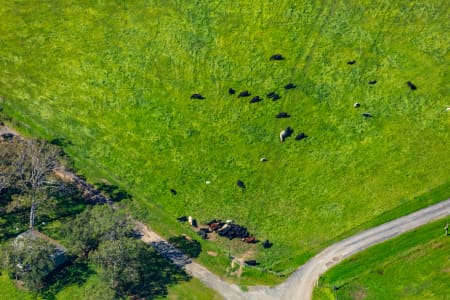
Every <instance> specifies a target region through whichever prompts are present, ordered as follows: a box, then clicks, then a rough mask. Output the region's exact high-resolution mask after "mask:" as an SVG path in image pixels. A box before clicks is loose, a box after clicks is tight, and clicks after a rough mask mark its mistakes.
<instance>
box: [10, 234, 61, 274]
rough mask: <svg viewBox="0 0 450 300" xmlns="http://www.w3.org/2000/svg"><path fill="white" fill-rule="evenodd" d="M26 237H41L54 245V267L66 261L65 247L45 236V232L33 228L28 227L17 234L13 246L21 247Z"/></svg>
mask: <svg viewBox="0 0 450 300" xmlns="http://www.w3.org/2000/svg"><path fill="white" fill-rule="evenodd" d="M26 239H33V240H36V239H43V240H45V241H47V242H49V243H50V244H51V245H53V246H54V247H55V252H54V254H53V255H52V259H53V261H54V263H55V269H56V268H58V267H59V266H61V265H62V264H63V263H65V262H66V261H67V257H66V255H65V253H66V251H67V249H66V248H64V247H63V246H62V245H61V244H60V243H58V242H57V241H55V240H54V239H52V238H50V237H48V236H46V235H45V234H43V233H41V232H39V231H37V230H35V229H28V230H27V231H25V232H22V233H21V234H19V235H18V236H17V237H16V239H15V240H14V246H15V247H21V246H22V245H23V240H26Z"/></svg>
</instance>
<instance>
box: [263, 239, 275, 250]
mask: <svg viewBox="0 0 450 300" xmlns="http://www.w3.org/2000/svg"><path fill="white" fill-rule="evenodd" d="M272 245H273V243H271V242H269V240H265V241H264V242H263V243H262V246H263V247H264V249H268V248H270V247H272Z"/></svg>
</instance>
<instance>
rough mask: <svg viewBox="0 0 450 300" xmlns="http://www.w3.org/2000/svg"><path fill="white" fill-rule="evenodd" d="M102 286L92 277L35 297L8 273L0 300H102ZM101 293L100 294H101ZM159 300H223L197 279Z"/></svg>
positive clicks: (0, 284)
mask: <svg viewBox="0 0 450 300" xmlns="http://www.w3.org/2000/svg"><path fill="white" fill-rule="evenodd" d="M101 289H104V287H103V286H102V285H101V283H100V280H99V278H98V275H96V274H94V275H90V276H89V277H88V278H87V280H86V282H84V283H82V284H72V285H67V286H64V287H63V288H62V289H60V290H58V291H57V293H56V294H53V293H50V294H47V295H46V296H43V295H35V294H33V293H30V292H27V291H25V290H21V289H18V288H17V287H16V286H15V285H14V283H13V281H12V280H11V279H9V278H8V276H7V274H6V273H3V274H1V275H0V300H8V299H9V300H11V299H14V300H15V299H20V300H28V299H30V300H31V299H39V300H41V299H55V300H72V299H73V300H94V299H95V300H97V299H101V296H102V295H101ZM99 291H100V292H99ZM158 299H171V300H176V299H183V300H189V299H192V300H203V299H204V300H215V299H221V298H220V297H219V296H218V295H217V293H216V292H215V291H213V290H211V289H209V288H207V287H205V286H204V285H203V284H201V283H200V281H198V280H197V279H192V280H190V281H188V282H182V283H179V284H176V285H171V286H169V287H168V294H167V297H162V298H158Z"/></svg>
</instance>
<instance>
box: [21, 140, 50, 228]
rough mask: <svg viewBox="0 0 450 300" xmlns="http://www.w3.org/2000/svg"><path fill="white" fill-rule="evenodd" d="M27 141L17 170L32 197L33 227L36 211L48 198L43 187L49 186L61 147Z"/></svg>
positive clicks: (25, 188)
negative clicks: (49, 178)
mask: <svg viewBox="0 0 450 300" xmlns="http://www.w3.org/2000/svg"><path fill="white" fill-rule="evenodd" d="M25 143H26V146H25V147H24V151H23V152H22V153H21V155H20V158H19V160H18V161H17V171H18V174H19V176H20V178H21V184H22V187H23V189H24V190H25V191H27V192H28V194H29V195H30V198H31V208H30V228H33V227H34V221H35V217H36V211H37V209H38V207H39V206H40V205H41V204H42V202H44V201H45V200H46V198H47V197H46V193H42V189H43V188H44V187H46V186H48V184H49V181H48V177H49V175H50V174H51V173H53V171H54V170H55V169H56V167H57V166H58V160H57V159H58V156H59V149H57V148H56V147H54V146H53V145H51V144H49V143H47V142H46V141H42V140H29V141H26V142H25Z"/></svg>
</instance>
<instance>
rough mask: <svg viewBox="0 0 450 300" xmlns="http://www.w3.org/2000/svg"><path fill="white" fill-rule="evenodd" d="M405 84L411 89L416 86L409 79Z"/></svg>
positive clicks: (415, 88) (414, 88)
mask: <svg viewBox="0 0 450 300" xmlns="http://www.w3.org/2000/svg"><path fill="white" fill-rule="evenodd" d="M406 84H407V85H408V87H409V88H410V89H411V90H412V91H415V90H417V86H415V85H414V83H412V82H411V81H408V82H407V83H406Z"/></svg>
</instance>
